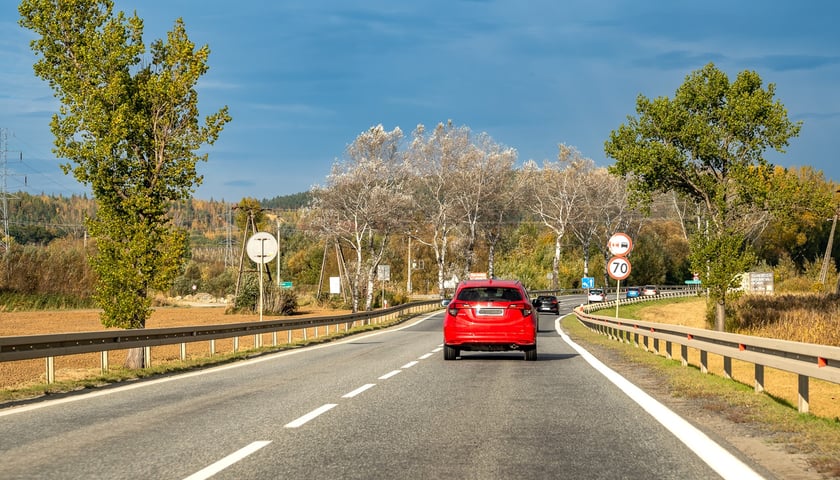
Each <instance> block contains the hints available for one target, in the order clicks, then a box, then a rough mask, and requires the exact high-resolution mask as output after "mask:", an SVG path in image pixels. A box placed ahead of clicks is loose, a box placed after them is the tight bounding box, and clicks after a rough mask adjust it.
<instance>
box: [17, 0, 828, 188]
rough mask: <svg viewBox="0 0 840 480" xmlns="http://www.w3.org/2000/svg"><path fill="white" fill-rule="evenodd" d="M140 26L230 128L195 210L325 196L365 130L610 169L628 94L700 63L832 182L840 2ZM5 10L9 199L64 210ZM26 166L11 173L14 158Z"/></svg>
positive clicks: (489, 6)
mask: <svg viewBox="0 0 840 480" xmlns="http://www.w3.org/2000/svg"><path fill="white" fill-rule="evenodd" d="M115 8H116V9H118V10H123V11H126V12H134V11H136V12H137V14H138V15H139V16H140V17H141V18H143V19H144V21H145V37H144V40H145V43H146V44H147V45H148V44H150V43H151V41H152V40H154V39H158V38H162V37H165V35H166V32H167V31H168V30H169V29H170V28H171V27H172V24H173V22H174V20H175V19H176V18H178V17H181V18H183V19H184V22H185V24H186V28H187V32H188V34H189V36H190V38H191V39H192V40H193V41H194V42H196V43H197V44H208V45H209V46H210V49H211V55H210V60H209V65H210V71H209V72H208V73H207V74H206V75H205V76H204V77H203V78H202V80H201V82H200V83H199V86H198V91H199V99H200V100H199V101H200V105H201V108H202V109H203V110H204V112H205V114H206V113H210V112H212V111H215V110H216V109H218V108H219V107H221V106H222V105H228V106H229V107H230V113H231V115H232V117H233V121H232V122H231V123H230V124H228V125H227V127H226V128H225V130H224V131H223V132H222V134H221V137H220V138H219V140H218V142H217V143H216V145H215V146H213V147H210V148H209V149H207V151H208V153H209V154H210V159H209V161H208V162H207V163H202V164H200V165H199V169H200V173H202V174H203V175H204V177H205V179H204V183H203V184H202V185H201V186H200V187H198V189H197V191H196V194H195V196H196V197H197V198H202V199H211V198H213V199H216V200H222V199H224V200H227V201H231V202H237V201H239V200H240V199H241V198H243V197H254V198H258V199H262V198H272V197H275V196H277V195H286V194H291V193H297V192H302V191H305V190H308V189H309V188H310V187H311V186H312V185H315V184H323V183H324V182H325V180H326V176H327V174H328V173H329V171H330V167H331V166H332V165H333V163H334V162H335V161H336V160H337V159H340V158H342V157H343V155H344V150H345V148H346V146H347V145H348V144H349V143H351V142H352V141H353V140H354V139H355V138H356V137H357V136H358V135H359V133H361V132H362V131H364V130H367V129H368V128H370V127H372V126H375V125H377V124H382V125H383V126H384V127H385V128H386V129H388V130H390V129H393V128H394V127H397V126H398V127H400V128H401V129H402V130H403V132H404V133H405V135H406V137H409V136H410V134H411V132H412V131H413V130H414V129H415V127H416V126H417V125H418V124H424V125H426V126H427V127H432V126H434V125H436V124H437V123H440V122H445V121H447V120H452V121H453V122H454V123H455V124H456V125H459V126H461V125H463V126H467V127H469V128H470V129H471V130H472V131H473V132H475V133H480V132H486V133H488V134H489V135H490V136H491V137H492V138H493V139H494V140H495V141H496V142H497V143H500V144H502V145H506V146H509V147H513V148H515V149H516V150H517V151H518V157H519V161H520V163H521V162H523V161H526V160H529V159H533V160H536V161H538V162H542V161H543V160H546V159H554V158H556V155H557V144H559V143H565V144H567V145H573V146H575V147H577V148H578V149H579V150H580V151H581V152H582V153H583V154H584V155H585V156H587V157H590V158H592V159H593V160H595V162H596V164H597V165H599V166H606V165H608V164H609V163H611V161H610V159H607V158H606V156H605V155H604V150H603V145H604V141H605V140H606V139H607V138H608V136H609V133H610V131H612V130H614V129H616V128H617V127H618V126H619V125H620V124H621V123H623V122H624V121H625V120H626V117H627V116H628V115H635V100H636V97H637V96H638V95H639V94H642V95H644V96H646V97H648V98H654V97H659V96H668V97H672V96H673V95H674V92H675V91H676V89H677V88H678V87H679V86H680V84H682V83H683V81H684V80H685V77H686V76H687V75H688V74H690V73H691V72H693V71H694V70H697V69H700V68H702V67H703V66H704V65H705V64H706V63H708V62H714V63H715V64H716V65H717V67H718V68H720V69H722V70H724V71H725V72H727V73H728V74H729V76H730V78H734V77H735V75H736V74H737V73H738V72H740V71H743V70H754V71H756V72H758V74H759V75H760V76H761V78H762V79H763V80H764V82H765V83H774V84H776V97H777V99H778V100H780V101H781V102H782V103H783V104H784V105H785V107H786V108H787V110H788V113H789V115H790V117H791V118H792V119H793V120H801V121H803V122H804V125H803V127H802V132H801V134H800V136H799V137H797V138H794V139H792V141H791V145H790V147H789V148H788V151H787V153H786V154H785V155H776V154H768V158H769V159H770V160H771V161H772V162H773V163H776V164H779V165H783V166H788V167H790V166H802V165H810V166H813V167H814V168H816V169H818V170H822V171H823V172H824V173H825V176H826V178H829V179H831V180H834V181H840V152H838V147H840V141H838V139H840V88H838V87H840V28H838V27H837V26H836V22H837V20H838V19H840V2H836V1H830V0H818V1H809V2H790V1H774V0H771V1H752V0H750V1H734V2H733V1H731V0H727V1H718V0H712V1H704V2H683V1H673V0H662V1H646V2H633V1H629V0H627V1H619V0H615V1H597V0H592V1H580V2H572V1H556V0H537V1H513V0H509V1H503V0H499V1H494V0H429V1H414V2H401V1H394V0H382V1H379V0H376V1H353V2H348V1H343V0H306V1H277V2H262V1H260V2H255V1H248V0H241V1H239V2H231V1H220V0H167V1H163V0H115ZM17 18H18V14H17V7H16V2H13V1H7V2H3V5H2V6H0V128H2V129H5V130H4V131H5V132H6V133H7V143H6V147H7V169H8V174H9V175H7V176H6V189H7V190H8V191H18V190H23V191H27V192H29V193H33V194H37V193H41V192H45V193H53V194H62V195H70V194H73V193H82V192H85V191H86V189H85V187H84V186H82V185H79V184H78V183H77V182H76V181H75V180H74V179H73V178H72V177H71V176H65V175H64V174H63V173H62V172H61V170H60V169H59V167H58V165H59V164H60V163H62V161H61V160H59V159H56V158H55V157H54V155H53V154H52V153H51V150H52V142H53V139H52V135H51V133H50V131H49V118H50V116H51V115H52V114H53V113H54V112H55V111H57V109H58V103H57V102H56V100H55V99H54V98H53V97H52V92H51V90H50V89H49V87H48V86H47V85H46V84H45V83H44V82H43V81H41V80H40V79H38V78H36V77H35V76H34V74H33V73H32V64H33V63H34V61H35V56H34V53H33V52H32V51H31V50H30V49H29V41H30V40H31V39H32V38H33V36H32V34H31V32H29V31H26V30H24V29H22V28H21V27H20V26H18V25H17ZM21 153H22V155H23V160H22V161H21V160H20V159H19V157H20V154H21Z"/></svg>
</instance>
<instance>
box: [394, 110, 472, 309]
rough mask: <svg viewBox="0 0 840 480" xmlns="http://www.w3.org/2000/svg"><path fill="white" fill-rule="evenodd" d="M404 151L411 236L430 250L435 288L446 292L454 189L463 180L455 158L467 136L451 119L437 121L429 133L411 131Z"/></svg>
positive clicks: (455, 212)
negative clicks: (410, 194) (408, 171)
mask: <svg viewBox="0 0 840 480" xmlns="http://www.w3.org/2000/svg"><path fill="white" fill-rule="evenodd" d="M413 137H414V139H413V140H412V142H411V145H410V147H409V152H408V161H409V164H410V168H411V172H412V179H413V182H414V186H413V188H412V192H413V203H414V205H413V210H414V217H413V218H414V222H415V229H416V232H415V233H412V234H411V235H412V238H414V239H415V240H417V241H418V242H420V243H421V244H423V245H426V246H428V247H430V248H431V249H432V251H433V252H434V255H435V265H436V266H437V280H438V290H439V292H440V296H441V298H443V297H444V295H445V294H446V291H445V281H446V276H447V274H448V273H451V272H449V271H448V270H449V269H448V263H447V262H448V259H447V253H448V250H449V242H450V240H451V235H453V232H454V231H455V230H456V229H457V226H458V224H459V223H460V218H459V217H458V213H459V212H458V210H457V209H456V205H455V202H454V192H455V190H457V189H458V188H459V187H460V184H461V183H462V182H463V181H464V179H462V178H459V177H458V176H457V175H456V172H457V161H458V158H460V156H461V155H462V154H463V153H464V152H466V151H468V147H469V137H468V136H467V135H465V132H464V130H463V129H458V128H455V127H454V126H453V125H452V122H451V121H450V122H447V123H446V124H443V123H440V124H438V125H437V127H435V129H434V131H432V132H431V134H428V135H427V133H426V130H425V127H424V126H423V125H418V126H417V128H416V129H415V130H414V133H413Z"/></svg>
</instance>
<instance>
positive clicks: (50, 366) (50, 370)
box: [47, 357, 55, 383]
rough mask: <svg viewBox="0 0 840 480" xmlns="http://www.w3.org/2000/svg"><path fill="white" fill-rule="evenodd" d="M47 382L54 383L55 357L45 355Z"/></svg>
mask: <svg viewBox="0 0 840 480" xmlns="http://www.w3.org/2000/svg"><path fill="white" fill-rule="evenodd" d="M47 383H55V357H47Z"/></svg>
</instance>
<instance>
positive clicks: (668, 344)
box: [665, 341, 674, 360]
mask: <svg viewBox="0 0 840 480" xmlns="http://www.w3.org/2000/svg"><path fill="white" fill-rule="evenodd" d="M673 346H674V344H673V343H671V342H670V341H666V342H665V358H667V359H668V360H671V359H673V358H674V356H673V355H672V354H671V350H672V348H673Z"/></svg>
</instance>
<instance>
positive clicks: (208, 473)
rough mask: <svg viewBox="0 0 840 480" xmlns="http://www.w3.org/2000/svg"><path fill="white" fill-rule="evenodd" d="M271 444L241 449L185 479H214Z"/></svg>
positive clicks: (257, 443) (258, 444) (262, 443)
mask: <svg viewBox="0 0 840 480" xmlns="http://www.w3.org/2000/svg"><path fill="white" fill-rule="evenodd" d="M269 443H271V442H270V441H261V442H254V443H252V444H250V445H248V446H247V447H244V448H241V449H239V450H237V451H235V452H233V453H231V454H230V455H228V456H227V457H225V458H223V459H221V460H219V461H218V462H216V463H214V464H213V465H210V466H208V467H206V468H203V469H201V470H199V471H197V472H195V473H193V474H192V475H190V476H189V477H187V478H185V479H184V480H204V479H207V478H210V477H212V476H213V475H215V474H217V473H219V472H221V471H222V470H224V469H226V468H227V467H229V466H231V465H233V464H234V463H236V462H238V461H240V460H242V459H243V458H245V457H247V456H248V455H250V454H252V453H254V452H256V451H257V450H259V449H261V448H263V447H265V446H266V445H268V444H269Z"/></svg>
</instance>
